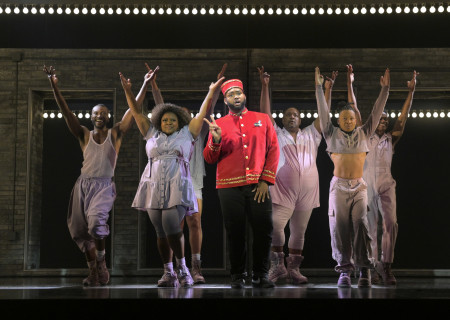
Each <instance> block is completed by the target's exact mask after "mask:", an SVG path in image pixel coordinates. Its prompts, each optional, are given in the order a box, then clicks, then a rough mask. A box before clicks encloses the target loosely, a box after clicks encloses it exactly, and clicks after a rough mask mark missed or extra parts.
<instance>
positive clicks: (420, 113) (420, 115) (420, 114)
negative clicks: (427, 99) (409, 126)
mask: <svg viewBox="0 0 450 320" xmlns="http://www.w3.org/2000/svg"><path fill="white" fill-rule="evenodd" d="M424 116H425V114H424V113H423V111H422V110H420V111H419V118H423V117H424Z"/></svg>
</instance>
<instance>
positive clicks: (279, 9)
mask: <svg viewBox="0 0 450 320" xmlns="http://www.w3.org/2000/svg"><path fill="white" fill-rule="evenodd" d="M276 12H277V15H280V14H282V13H283V10H281V8H280V7H278V8H277V11H276Z"/></svg>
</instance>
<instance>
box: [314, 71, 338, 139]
mask: <svg viewBox="0 0 450 320" xmlns="http://www.w3.org/2000/svg"><path fill="white" fill-rule="evenodd" d="M323 81H324V79H323V76H322V75H321V74H320V69H319V67H316V70H315V84H316V100H317V111H318V113H319V117H318V119H319V121H320V132H322V134H323V136H324V138H325V139H327V137H328V136H330V135H331V131H332V130H333V128H332V127H333V124H332V123H331V118H330V111H329V109H328V105H327V101H326V99H325V95H324V93H323V88H322V85H323ZM314 121H315V120H314Z"/></svg>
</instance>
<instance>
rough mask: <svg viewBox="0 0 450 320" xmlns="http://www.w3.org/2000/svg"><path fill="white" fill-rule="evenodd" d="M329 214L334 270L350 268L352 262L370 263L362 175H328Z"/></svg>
mask: <svg viewBox="0 0 450 320" xmlns="http://www.w3.org/2000/svg"><path fill="white" fill-rule="evenodd" d="M328 218H329V226H330V236H331V249H332V255H333V259H334V260H335V261H336V262H337V266H336V267H335V270H336V271H337V272H351V271H353V270H355V265H356V266H357V267H370V266H371V263H372V262H371V260H370V259H371V258H370V257H371V247H370V242H371V238H370V236H369V231H368V230H369V228H368V222H367V185H366V183H365V182H364V180H363V179H362V178H359V179H351V180H350V179H342V178H338V177H333V178H332V179H331V182H330V195H329V208H328Z"/></svg>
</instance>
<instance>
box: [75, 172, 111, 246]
mask: <svg viewBox="0 0 450 320" xmlns="http://www.w3.org/2000/svg"><path fill="white" fill-rule="evenodd" d="M115 199H116V186H115V184H114V182H113V181H112V180H111V178H87V177H83V176H80V177H79V178H78V180H77V181H76V183H75V185H74V187H73V189H72V193H71V195H70V204H69V212H68V215H67V226H68V227H69V232H70V235H71V236H72V239H73V240H74V241H75V243H76V244H77V245H78V247H79V248H80V250H81V251H82V252H86V250H90V249H92V248H93V247H94V246H95V239H104V238H105V237H107V236H108V235H109V226H108V223H107V222H108V219H109V212H110V211H111V209H112V207H113V204H114V200H115Z"/></svg>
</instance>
